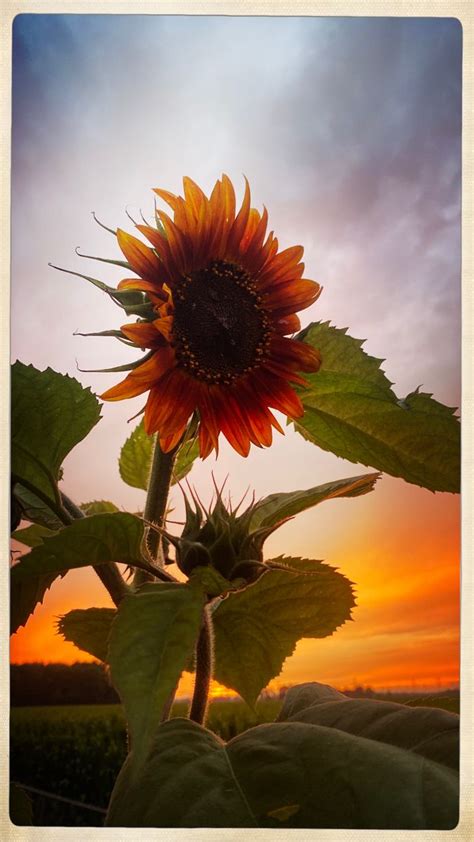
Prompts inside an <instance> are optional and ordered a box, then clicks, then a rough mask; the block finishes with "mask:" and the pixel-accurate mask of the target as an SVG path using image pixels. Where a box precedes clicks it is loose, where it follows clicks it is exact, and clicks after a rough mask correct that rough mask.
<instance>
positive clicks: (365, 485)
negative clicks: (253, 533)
mask: <svg viewBox="0 0 474 842" xmlns="http://www.w3.org/2000/svg"><path fill="white" fill-rule="evenodd" d="M379 477H380V474H365V475H364V476H360V477H350V478H349V479H339V480H335V481H334V482H327V483H325V484H324V485H316V486H315V487H314V488H307V489H305V490H304V491H289V492H281V493H279V494H278V493H277V494H270V495H269V496H268V497H264V498H263V500H261V501H260V502H259V503H257V505H256V506H255V509H254V514H253V516H252V521H251V528H252V529H257V528H259V527H266V526H273V525H274V524H276V523H278V522H279V521H281V520H283V519H284V518H287V517H293V516H294V515H297V514H298V513H299V512H304V511H305V510H306V509H310V508H311V507H312V506H316V505H317V504H318V503H322V502H323V500H333V499H334V498H336V497H358V496H359V495H360V494H367V493H368V492H369V491H372V489H373V487H374V485H375V483H376V481H377V480H378V479H379Z"/></svg>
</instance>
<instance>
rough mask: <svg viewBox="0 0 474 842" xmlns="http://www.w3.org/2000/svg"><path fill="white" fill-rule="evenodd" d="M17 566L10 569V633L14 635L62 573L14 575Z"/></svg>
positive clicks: (63, 573)
mask: <svg viewBox="0 0 474 842" xmlns="http://www.w3.org/2000/svg"><path fill="white" fill-rule="evenodd" d="M18 566H19V564H18V565H15V567H13V568H12V571H11V582H10V632H11V634H14V633H15V632H16V631H18V629H19V628H20V626H24V625H25V624H26V623H27V621H28V618H29V616H30V614H32V613H33V611H34V610H35V608H36V606H37V605H38V603H42V602H43V599H44V596H45V593H46V591H47V590H48V589H49V588H50V587H51V585H52V584H53V582H54V580H55V579H57V578H58V575H59V576H64V575H65V573H66V572H67V571H66V570H64V571H63V572H62V573H59V574H57V573H44V574H43V573H36V574H33V575H28V576H24V577H22V576H17V575H14V571H15V570H16V569H17V567H18Z"/></svg>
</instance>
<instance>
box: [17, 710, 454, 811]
mask: <svg viewBox="0 0 474 842" xmlns="http://www.w3.org/2000/svg"><path fill="white" fill-rule="evenodd" d="M381 698H387V699H390V700H391V701H398V702H402V703H407V702H408V703H409V704H423V705H431V706H437V707H444V708H446V709H448V710H452V711H455V712H457V710H458V704H459V700H458V699H457V698H441V697H437V698H436V697H434V698H428V697H426V696H425V697H423V696H419V697H418V698H413V697H409V696H408V695H406V696H388V695H387V696H384V697H382V696H381ZM280 707H281V701H279V700H277V699H263V700H261V701H259V702H258V703H257V707H256V712H255V714H253V713H252V711H251V710H250V709H249V708H248V707H247V705H245V703H244V702H242V701H238V700H226V701H218V700H216V701H213V702H212V703H211V705H210V710H209V716H208V721H207V725H208V727H209V728H211V729H212V730H213V731H215V732H216V733H218V734H219V735H220V736H221V737H222V738H223V739H224V740H228V739H231V738H232V737H234V736H235V735H236V734H238V733H240V732H241V731H243V730H244V729H245V728H249V727H251V726H253V725H257V724H258V723H260V722H270V721H272V720H274V719H275V717H276V716H277V715H278V711H279V709H280ZM186 709H187V704H186V703H185V702H178V703H176V704H175V706H174V708H173V715H174V716H183V715H185V714H186ZM10 726H11V727H10V731H11V780H12V781H14V782H17V783H19V784H23V785H26V786H28V787H32V788H34V789H35V790H40V791H41V792H44V793H48V794H40V793H38V792H33V791H31V790H28V794H29V796H30V797H31V800H32V803H33V815H34V823H35V824H36V825H43V826H44V825H46V826H48V825H52V826H101V825H102V824H103V820H104V815H105V809H106V807H107V803H108V800H109V796H110V793H111V791H112V787H113V784H114V781H115V778H116V776H117V774H118V771H119V769H120V767H121V765H122V763H123V760H124V758H125V755H126V751H127V737H126V730H125V719H124V716H123V711H122V707H121V706H120V705H65V706H61V707H58V706H48V707H18V708H12V711H11V719H10ZM51 796H56V797H51ZM63 799H64V800H63ZM71 802H76V803H75V804H74V803H71ZM93 808H95V809H93Z"/></svg>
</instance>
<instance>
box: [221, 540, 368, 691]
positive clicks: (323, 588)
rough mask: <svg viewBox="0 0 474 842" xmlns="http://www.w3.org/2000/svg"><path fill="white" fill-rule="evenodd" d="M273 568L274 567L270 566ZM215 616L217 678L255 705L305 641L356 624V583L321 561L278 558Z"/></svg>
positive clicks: (230, 597)
mask: <svg viewBox="0 0 474 842" xmlns="http://www.w3.org/2000/svg"><path fill="white" fill-rule="evenodd" d="M267 563H271V562H267ZM274 563H277V564H279V565H283V566H284V567H285V568H287V569H270V570H268V571H267V572H265V573H263V575H262V576H260V578H259V579H257V581H256V582H254V583H253V584H251V585H249V586H248V587H246V588H245V589H244V590H239V591H235V592H232V593H229V594H228V595H227V596H226V597H225V599H223V600H222V601H221V602H220V603H219V604H218V605H217V607H216V609H215V610H214V613H213V625H214V653H215V667H214V677H215V678H216V679H217V681H219V682H220V683H221V684H224V685H225V686H226V687H230V688H232V689H233V690H236V691H237V692H238V693H239V694H240V695H241V696H242V698H243V699H245V701H246V702H248V704H249V705H251V706H253V704H254V703H255V701H256V699H257V696H258V695H259V693H260V692H261V691H262V690H263V688H264V687H265V686H266V685H267V684H268V682H269V681H270V680H271V679H272V678H275V676H277V675H278V674H279V673H280V672H281V668H282V666H283V662H284V661H285V659H286V658H288V657H289V656H290V655H291V654H292V652H293V651H294V648H295V645H296V643H297V641H298V640H300V638H303V637H311V638H319V637H327V636H328V635H330V634H332V633H333V632H334V631H335V630H336V629H337V627H338V626H341V625H342V624H343V623H345V622H346V620H349V619H350V615H351V608H352V607H353V606H354V604H355V603H354V596H353V593H352V588H351V583H350V582H349V580H348V579H346V577H345V576H343V575H342V574H341V573H337V572H336V570H335V569H334V568H332V567H330V566H329V565H327V564H323V563H322V562H321V561H312V560H309V559H300V558H284V557H281V558H278V559H276V560H275V562H274Z"/></svg>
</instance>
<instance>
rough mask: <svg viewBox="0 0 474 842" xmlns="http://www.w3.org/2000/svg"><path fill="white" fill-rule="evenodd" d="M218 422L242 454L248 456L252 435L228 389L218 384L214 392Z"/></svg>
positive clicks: (233, 445) (229, 440)
mask: <svg viewBox="0 0 474 842" xmlns="http://www.w3.org/2000/svg"><path fill="white" fill-rule="evenodd" d="M213 404H214V409H215V413H216V418H217V423H218V425H219V428H220V429H221V430H222V432H223V434H224V436H225V437H226V439H227V441H228V442H229V444H230V445H231V447H233V448H234V450H236V451H237V453H240V455H241V456H248V454H249V451H250V436H249V431H248V429H247V427H246V424H245V422H244V419H243V417H242V415H241V413H240V411H239V408H238V405H237V404H236V403H235V401H234V400H233V398H232V395H231V393H230V392H229V390H228V389H226V390H223V389H221V387H219V386H217V387H216V389H215V391H214V394H213Z"/></svg>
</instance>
